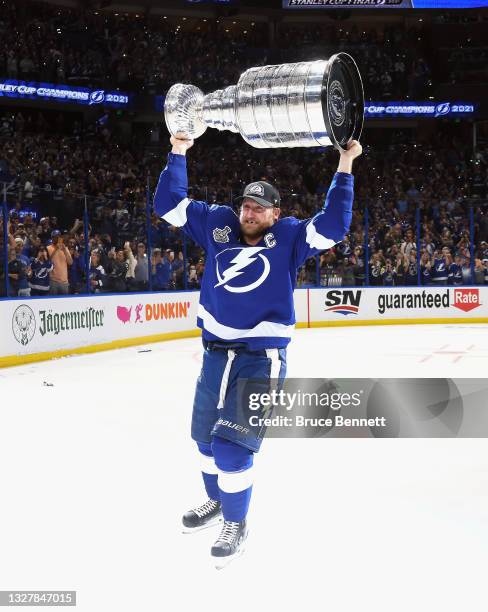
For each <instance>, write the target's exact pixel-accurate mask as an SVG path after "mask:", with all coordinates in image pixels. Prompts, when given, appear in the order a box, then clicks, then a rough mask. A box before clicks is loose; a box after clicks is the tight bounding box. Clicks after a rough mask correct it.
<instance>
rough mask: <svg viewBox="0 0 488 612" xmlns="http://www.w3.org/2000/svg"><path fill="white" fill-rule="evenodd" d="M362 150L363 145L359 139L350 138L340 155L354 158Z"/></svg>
mask: <svg viewBox="0 0 488 612" xmlns="http://www.w3.org/2000/svg"><path fill="white" fill-rule="evenodd" d="M362 152H363V147H362V146H361V143H360V142H359V140H351V142H350V143H349V144H348V146H347V151H341V156H344V157H348V158H349V159H356V157H359V156H360V155H361V153H362Z"/></svg>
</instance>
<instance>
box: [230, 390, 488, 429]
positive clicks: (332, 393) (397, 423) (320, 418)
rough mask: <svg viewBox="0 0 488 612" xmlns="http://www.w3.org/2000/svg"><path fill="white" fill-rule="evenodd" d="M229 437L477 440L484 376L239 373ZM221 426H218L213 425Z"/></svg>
mask: <svg viewBox="0 0 488 612" xmlns="http://www.w3.org/2000/svg"><path fill="white" fill-rule="evenodd" d="M233 419H234V420H232V421H231V420H229V419H226V418H224V415H223V416H222V418H220V419H219V425H221V427H223V428H229V429H232V430H234V431H233V432H232V435H233V436H234V438H235V435H236V433H237V435H238V436H242V440H243V441H244V440H250V439H251V438H256V439H261V438H263V437H265V436H266V437H269V438H484V437H488V379H484V378H480V379H477V378H472V379H469V378H464V379H463V378H459V379H450V378H397V379H388V378H383V379H381V378H380V379H371V378H356V379H333V380H332V379H321V378H309V379H296V378H295V379H293V378H290V379H287V380H285V382H284V383H283V385H282V386H280V383H279V381H278V380H271V382H270V380H269V379H267V380H260V379H240V380H239V381H238V385H237V411H236V412H235V414H234V416H233ZM221 431H222V430H221Z"/></svg>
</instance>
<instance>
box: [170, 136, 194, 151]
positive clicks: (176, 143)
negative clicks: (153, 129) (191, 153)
mask: <svg viewBox="0 0 488 612" xmlns="http://www.w3.org/2000/svg"><path fill="white" fill-rule="evenodd" d="M170 142H171V144H172V145H173V148H172V150H171V152H172V153H177V154H178V155H186V152H187V151H188V149H190V148H191V147H192V146H193V140H192V139H191V138H185V135H184V134H182V133H181V132H178V133H177V134H175V135H174V136H171V138H170Z"/></svg>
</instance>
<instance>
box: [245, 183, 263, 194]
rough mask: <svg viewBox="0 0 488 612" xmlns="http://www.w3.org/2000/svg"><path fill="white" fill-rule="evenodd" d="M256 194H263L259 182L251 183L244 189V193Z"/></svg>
mask: <svg viewBox="0 0 488 612" xmlns="http://www.w3.org/2000/svg"><path fill="white" fill-rule="evenodd" d="M250 194H253V195H257V196H263V195H264V187H263V186H262V185H261V184H260V183H253V184H252V185H249V187H248V188H247V190H246V195H250Z"/></svg>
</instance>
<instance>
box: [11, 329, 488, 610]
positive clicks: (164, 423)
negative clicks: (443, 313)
mask: <svg viewBox="0 0 488 612" xmlns="http://www.w3.org/2000/svg"><path fill="white" fill-rule="evenodd" d="M145 349H149V350H150V352H140V351H141V350H145ZM200 360H201V349H200V341H199V340H198V339H192V340H180V341H175V342H166V343H161V344H151V345H147V346H144V347H135V348H130V349H123V350H118V351H112V352H105V353H99V354H94V355H87V356H78V357H70V358H64V359H61V360H56V361H51V362H45V363H39V364H32V365H26V366H21V367H16V368H10V369H4V370H0V436H1V437H0V492H1V493H0V590H11V589H22V590H26V589H40V590H48V589H53V590H54V589H56V590H63V589H65V590H76V591H77V593H78V605H77V608H76V609H77V610H80V611H83V612H126V611H127V612H129V611H130V612H153V611H154V612H155V611H158V612H159V611H161V612H162V611H182V612H183V611H184V612H193V611H195V612H197V611H198V612H207V611H208V612H220V611H224V610H226V611H230V612H234V611H236V612H237V611H241V610H242V611H244V610H246V611H248V610H250V611H261V610H265V609H272V610H276V612H281V611H283V612H288V611H292V610H293V611H295V610H296V611H298V612H308V611H313V612H315V611H321V612H324V611H330V612H342V611H347V612H359V611H361V612H363V611H368V612H369V611H371V612H373V611H374V612H383V611H385V612H386V611H388V612H397V611H402V612H403V611H409V612H414V611H415V612H417V611H419V612H427V611H429V612H431V611H432V612H447V611H451V610H452V611H454V610H455V611H459V610H463V611H466V612H477V611H478V610H480V611H481V610H483V611H484V612H486V601H487V597H486V572H487V567H488V452H487V451H488V448H487V447H488V445H487V443H486V440H484V439H479V440H475V439H471V440H463V439H447V440H446V439H436V440H434V439H430V440H429V439H427V440H425V439H390V440H388V439H374V440H371V439H327V440H324V439H319V440H276V439H269V440H266V441H265V444H264V445H263V449H262V452H261V453H260V454H259V455H258V457H257V459H256V468H257V469H256V482H255V487H254V494H253V500H252V507H251V512H250V515H249V524H250V536H249V540H248V546H247V551H246V553H245V555H244V556H243V557H242V558H241V559H238V560H236V561H235V563H234V564H232V565H230V566H229V567H228V568H227V569H225V570H223V571H221V572H217V571H216V570H215V569H214V568H213V567H212V565H211V563H210V559H209V548H210V546H211V544H212V542H213V540H214V539H215V536H216V534H217V533H218V531H215V530H206V531H202V532H200V533H198V534H194V535H191V536H188V535H186V536H185V535H182V534H180V529H179V522H180V516H181V514H182V511H184V510H186V509H187V508H188V507H191V506H193V505H195V503H199V502H201V501H202V500H203V498H204V496H203V490H202V487H201V484H200V476H199V472H198V463H197V457H196V453H195V451H194V445H193V443H192V441H191V440H190V436H189V426H190V415H191V406H192V399H193V390H194V384H195V379H196V376H197V374H198V371H199V367H200ZM487 363H488V326H483V325H472V326H469V325H466V326H454V325H446V326H441V325H432V326H415V327H400V326H389V327H357V328H334V329H314V330H300V331H297V333H296V335H295V338H294V340H293V342H292V344H291V346H290V349H289V370H288V374H289V375H290V376H296V377H299V376H323V377H334V376H337V377H388V376H393V377H414V376H415V377H418V376H420V377H424V376H425V377H431V376H432V377H433V376H442V377H486V374H487V371H488V368H487ZM24 609H27V610H29V609H31V608H24ZM32 609H33V608H32ZM37 609H39V608H37ZM71 609H73V608H71Z"/></svg>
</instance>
